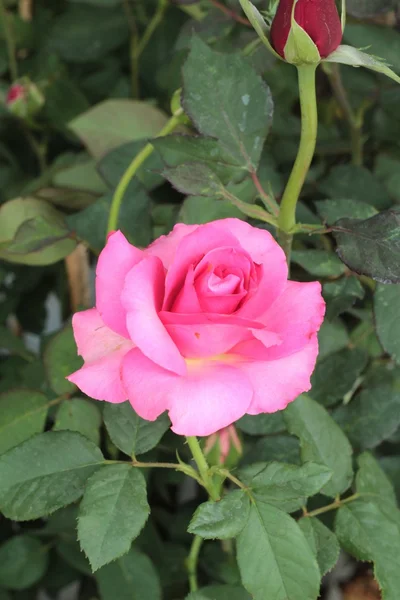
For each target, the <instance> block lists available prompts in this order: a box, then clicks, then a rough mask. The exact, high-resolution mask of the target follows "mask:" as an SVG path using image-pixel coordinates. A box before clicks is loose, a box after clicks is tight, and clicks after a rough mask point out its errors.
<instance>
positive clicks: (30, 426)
mask: <svg viewBox="0 0 400 600" xmlns="http://www.w3.org/2000/svg"><path fill="white" fill-rule="evenodd" d="M48 406H49V404H48V400H47V397H46V396H45V395H44V394H42V393H41V392H38V391H36V390H23V389H19V390H10V391H9V392H4V393H3V394H0V454H3V453H4V452H6V451H7V450H9V449H10V448H13V447H14V446H18V444H21V443H22V442H24V441H25V440H27V439H28V438H30V437H32V436H33V435H34V434H35V433H41V432H42V431H43V429H44V425H45V422H46V415H47V409H48Z"/></svg>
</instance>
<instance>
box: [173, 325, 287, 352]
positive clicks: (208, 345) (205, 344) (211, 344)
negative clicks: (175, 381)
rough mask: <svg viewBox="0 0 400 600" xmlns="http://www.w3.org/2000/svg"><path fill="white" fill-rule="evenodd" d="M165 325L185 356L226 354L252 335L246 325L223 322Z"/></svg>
mask: <svg viewBox="0 0 400 600" xmlns="http://www.w3.org/2000/svg"><path fill="white" fill-rule="evenodd" d="M165 327H166V329H167V331H168V333H169V334H170V336H171V337H172V339H173V340H174V342H175V344H176V345H177V346H178V348H179V350H180V351H181V353H182V355H183V356H184V357H185V358H207V357H210V356H217V355H219V354H225V353H226V352H228V350H230V349H231V348H233V346H235V345H236V344H238V343H239V342H241V341H243V340H245V339H248V338H251V337H252V336H251V333H250V332H249V330H248V329H246V328H245V327H241V326H239V325H230V324H222V323H219V324H216V323H209V324H206V325H205V324H199V323H197V324H196V323H193V325H189V324H187V325H180V324H177V323H175V324H170V325H166V326H165ZM274 335H276V334H274Z"/></svg>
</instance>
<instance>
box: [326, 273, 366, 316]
mask: <svg viewBox="0 0 400 600" xmlns="http://www.w3.org/2000/svg"><path fill="white" fill-rule="evenodd" d="M322 289H323V296H324V298H325V300H326V302H327V308H326V316H327V318H328V319H334V318H335V317H337V316H338V315H340V314H341V313H343V312H345V311H346V310H348V309H350V308H351V307H352V306H353V304H354V303H355V302H356V301H357V300H362V299H363V298H364V296H365V290H364V288H363V286H362V284H361V283H360V281H359V280H358V279H357V278H356V277H353V276H351V277H342V278H341V279H339V280H338V281H331V282H328V283H325V284H324V285H323V288H322Z"/></svg>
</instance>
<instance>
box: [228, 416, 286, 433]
mask: <svg viewBox="0 0 400 600" xmlns="http://www.w3.org/2000/svg"><path fill="white" fill-rule="evenodd" d="M236 426H237V427H238V428H239V429H240V430H241V431H244V433H247V434H248V435H268V434H271V433H278V432H280V431H284V430H285V429H286V425H285V421H284V420H283V416H282V412H281V411H278V412H276V413H269V414H261V415H245V416H244V417H242V418H241V419H239V421H237V422H236Z"/></svg>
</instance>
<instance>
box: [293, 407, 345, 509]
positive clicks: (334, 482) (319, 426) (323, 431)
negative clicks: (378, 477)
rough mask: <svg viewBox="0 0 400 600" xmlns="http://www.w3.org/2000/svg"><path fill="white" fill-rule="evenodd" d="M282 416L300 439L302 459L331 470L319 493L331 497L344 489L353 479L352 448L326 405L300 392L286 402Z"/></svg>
mask: <svg viewBox="0 0 400 600" xmlns="http://www.w3.org/2000/svg"><path fill="white" fill-rule="evenodd" d="M284 416H285V420H286V424H287V426H288V429H289V431H290V432H291V433H292V434H294V435H296V436H297V437H298V438H299V439H300V447H301V458H302V460H303V462H307V461H313V462H316V463H318V464H320V465H325V466H327V467H328V468H329V469H330V470H331V471H332V472H333V475H332V478H331V479H330V481H329V482H328V483H327V484H326V485H325V486H324V487H323V489H322V493H323V494H325V495H327V496H331V497H334V496H336V495H337V494H340V493H342V492H344V491H345V490H347V489H348V487H349V486H350V484H351V482H352V479H353V468H352V448H351V446H350V444H349V441H348V439H347V438H346V436H345V435H344V433H343V432H342V430H341V429H340V427H338V425H337V424H336V423H335V421H334V420H333V419H332V417H331V416H330V415H329V414H328V412H327V411H326V410H325V408H323V407H322V406H321V405H320V404H318V403H317V402H315V401H314V400H311V398H309V397H307V396H300V397H299V398H297V400H295V401H294V402H292V403H291V404H289V406H288V407H287V409H286V410H285V412H284Z"/></svg>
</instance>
